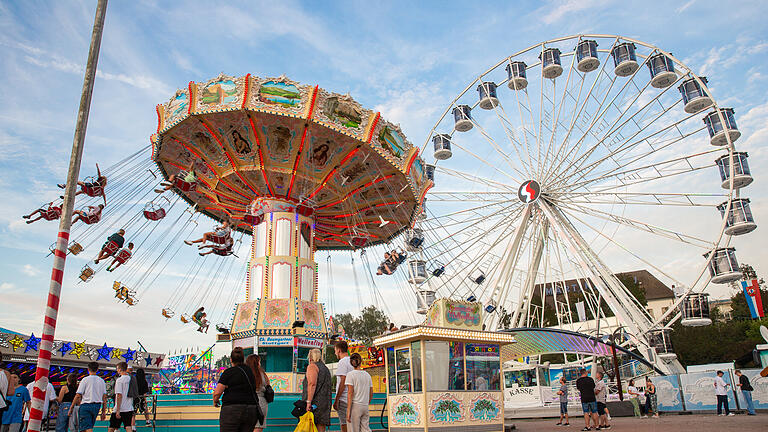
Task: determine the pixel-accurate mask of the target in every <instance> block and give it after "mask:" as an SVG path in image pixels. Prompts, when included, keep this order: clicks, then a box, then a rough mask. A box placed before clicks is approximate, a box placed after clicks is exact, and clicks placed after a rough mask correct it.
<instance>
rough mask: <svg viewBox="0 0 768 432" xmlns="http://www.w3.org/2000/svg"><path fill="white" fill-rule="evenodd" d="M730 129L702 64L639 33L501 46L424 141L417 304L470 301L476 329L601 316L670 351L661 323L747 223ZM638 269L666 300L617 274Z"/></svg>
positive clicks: (697, 310) (735, 272) (733, 270)
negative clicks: (660, 309) (672, 296)
mask: <svg viewBox="0 0 768 432" xmlns="http://www.w3.org/2000/svg"><path fill="white" fill-rule="evenodd" d="M739 136H740V132H739V130H738V128H737V126H736V121H735V116H734V110H733V109H732V108H725V107H720V106H719V105H718V104H717V103H716V101H715V100H714V98H713V96H712V93H711V92H710V89H709V88H708V86H707V79H706V78H705V77H700V76H697V75H696V74H695V73H693V72H692V70H691V69H690V68H689V67H688V66H686V65H685V64H683V63H682V62H680V61H679V60H678V59H677V58H675V57H674V56H673V55H672V54H671V53H670V52H668V51H664V50H662V49H660V48H657V47H656V46H653V45H651V44H647V43H644V42H641V41H637V40H633V39H629V38H625V37H621V36H611V35H575V36H569V37H563V38H558V39H553V40H549V41H545V42H541V43H538V44H536V45H533V46H530V47H528V48H526V49H524V50H522V51H520V52H517V53H515V54H513V55H511V56H509V57H506V58H504V59H502V60H501V61H499V62H498V63H497V64H495V65H493V66H492V67H490V68H489V69H487V70H485V71H484V72H482V73H480V74H479V76H478V77H477V78H475V79H474V80H472V81H471V82H469V83H468V85H467V86H466V88H465V89H464V90H463V91H462V92H461V93H459V95H458V96H456V98H454V99H453V100H452V101H451V103H450V104H449V105H448V106H447V107H446V109H445V111H444V112H443V114H442V116H441V117H440V119H439V120H438V121H437V123H436V124H435V126H434V127H433V128H432V130H431V131H430V134H429V137H428V139H427V141H426V142H425V143H424V146H423V148H422V152H423V153H424V154H425V155H428V154H429V153H432V156H433V158H429V157H428V156H425V160H426V161H427V163H428V165H427V167H426V173H427V176H430V177H431V178H433V179H434V182H435V187H434V188H433V189H432V190H431V191H430V192H429V193H428V194H427V201H426V204H425V209H426V214H424V215H422V217H421V219H420V220H419V221H418V222H417V224H416V228H415V229H414V231H413V232H412V233H410V236H409V237H408V241H409V242H410V241H411V240H414V239H415V240H417V243H418V240H423V243H421V244H419V245H418V247H416V248H415V249H417V251H416V252H414V254H413V256H415V257H416V259H414V260H413V261H412V262H411V263H410V281H411V282H412V283H413V284H414V285H415V288H416V289H417V290H418V293H419V299H420V302H419V303H420V305H419V306H420V309H421V311H420V312H423V311H424V310H425V307H426V305H428V304H429V303H430V300H431V299H432V298H434V296H435V295H438V296H452V297H462V298H466V299H468V300H470V301H478V302H482V303H483V305H484V307H485V310H486V311H487V312H489V314H488V318H487V322H486V324H487V326H488V328H489V329H496V328H500V327H502V326H503V327H507V328H516V327H526V326H528V327H543V326H552V325H556V326H560V327H563V328H569V329H572V330H578V331H583V332H586V333H589V332H599V331H600V329H599V326H600V325H601V324H600V323H601V322H603V321H604V322H607V323H609V326H610V325H612V326H613V327H614V328H616V327H619V326H622V327H623V329H624V331H625V332H626V334H628V335H629V338H630V339H631V342H632V343H633V344H634V345H635V346H636V347H637V348H638V349H639V351H640V352H641V353H642V354H643V355H645V356H646V357H654V356H655V355H656V354H654V352H657V353H658V354H659V357H660V358H663V359H666V360H669V361H674V355H673V354H671V353H670V352H668V351H670V349H669V347H668V332H669V326H670V325H671V324H672V323H673V322H674V321H676V320H678V319H682V322H683V324H686V325H703V324H706V323H707V322H709V320H708V316H707V314H708V310H705V309H707V307H706V306H705V305H706V302H703V303H702V302H701V300H702V299H705V296H706V294H704V293H703V292H704V290H705V289H706V287H707V285H708V284H710V283H728V282H732V281H735V280H737V279H739V278H740V277H741V273H740V272H739V268H738V263H737V261H736V256H735V249H734V248H733V247H731V246H730V242H731V236H735V235H741V234H746V233H748V232H750V231H752V230H754V229H755V228H756V224H755V222H754V219H753V218H752V214H751V212H750V208H749V200H748V199H747V198H744V197H743V196H742V194H741V190H740V189H741V188H742V187H744V186H747V185H748V184H749V183H750V182H751V181H752V177H751V175H750V171H749V167H748V164H747V157H748V155H747V153H745V152H737V151H736V149H735V147H734V143H735V142H736V141H737V140H738V138H739ZM718 171H719V174H720V177H719V180H718V177H717V176H718ZM430 265H431V266H432V267H431V268H429V266H430ZM636 269H647V270H648V271H650V272H652V273H654V274H655V275H657V276H658V277H659V278H660V279H664V280H666V281H667V282H668V283H671V284H673V285H674V286H673V288H674V289H675V290H676V291H677V293H676V294H677V295H678V297H677V301H676V303H675V305H674V306H673V307H670V308H669V309H668V310H666V311H665V312H664V313H662V314H656V315H655V316H654V315H652V314H651V312H649V311H648V310H646V308H645V307H644V305H642V304H641V303H640V302H639V301H638V300H637V299H636V297H635V296H634V295H632V293H631V292H630V289H629V288H628V287H627V286H626V284H625V283H622V280H620V276H617V274H616V272H617V271H627V270H636ZM584 317H586V318H588V319H586V320H584V319H583V318H584ZM595 317H598V318H601V320H595V319H594V318H595ZM611 317H613V318H611ZM602 319H605V320H602ZM611 319H613V320H614V321H611ZM611 322H612V323H613V324H610V323H611ZM589 323H592V324H591V325H593V326H596V327H597V328H587V327H589V325H590V324H589ZM602 325H603V326H605V325H606V324H605V323H603V324H602ZM605 330H606V329H605V328H603V331H605ZM608 333H610V330H608ZM659 340H661V341H662V342H659ZM652 348H656V349H655V350H654V349H652ZM662 354H664V355H666V357H664V355H662ZM649 360H652V361H653V362H654V363H655V362H656V361H657V359H656V358H649ZM664 367H671V366H669V365H667V366H664V365H662V369H663V368H664ZM667 370H669V369H667Z"/></svg>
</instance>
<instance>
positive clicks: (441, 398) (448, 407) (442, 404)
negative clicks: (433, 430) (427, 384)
mask: <svg viewBox="0 0 768 432" xmlns="http://www.w3.org/2000/svg"><path fill="white" fill-rule="evenodd" d="M464 408H465V407H464V404H463V403H462V400H461V399H460V398H457V397H456V395H455V394H453V393H442V394H433V395H432V399H431V400H430V401H429V421H430V422H432V423H456V422H463V421H464V420H466V416H465V412H464Z"/></svg>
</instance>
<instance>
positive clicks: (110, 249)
mask: <svg viewBox="0 0 768 432" xmlns="http://www.w3.org/2000/svg"><path fill="white" fill-rule="evenodd" d="M119 249H120V246H118V245H117V243H115V242H113V241H108V242H106V243H105V244H104V246H103V247H102V248H101V251H102V252H106V253H107V256H113V255H114V254H115V252H117V251H118V250H119Z"/></svg>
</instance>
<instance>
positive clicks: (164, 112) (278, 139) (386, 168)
mask: <svg viewBox="0 0 768 432" xmlns="http://www.w3.org/2000/svg"><path fill="white" fill-rule="evenodd" d="M157 116H158V128H157V133H156V134H155V135H153V136H152V160H153V161H154V162H155V163H156V165H157V168H158V169H159V171H160V173H161V175H162V176H163V177H164V178H165V179H166V180H167V182H166V183H164V184H165V185H166V188H167V189H169V190H171V191H173V193H174V194H175V195H176V196H177V197H179V198H180V199H183V200H184V201H186V202H187V203H188V204H189V206H190V207H191V208H192V209H193V210H194V214H196V215H199V214H202V215H205V216H207V217H209V218H211V219H213V220H215V221H216V223H217V224H220V228H221V226H223V225H225V224H226V225H227V226H228V227H230V228H231V230H232V231H233V233H235V235H236V234H237V232H239V233H240V236H241V242H242V235H243V234H247V235H250V236H251V237H252V243H251V248H250V251H249V252H248V253H247V255H248V263H247V267H246V275H245V291H246V294H245V301H244V302H242V303H239V304H237V305H236V307H235V310H234V313H233V316H232V324H231V326H229V327H228V328H221V327H220V330H221V331H222V333H221V334H220V335H219V340H220V341H231V342H232V345H233V346H239V347H243V348H244V350H245V351H246V353H255V352H259V353H264V352H269V355H268V356H267V357H266V365H265V366H266V369H267V370H268V371H270V377H271V378H272V381H273V383H272V385H273V387H274V389H275V391H285V392H292V391H297V390H298V386H299V380H300V378H301V375H302V374H303V372H304V370H305V368H306V366H307V365H306V360H304V359H306V358H307V355H306V354H307V352H308V351H309V349H311V348H322V347H323V346H324V344H325V341H326V340H327V339H328V337H329V336H330V334H329V333H332V330H329V329H327V327H326V320H325V311H324V310H323V307H322V306H321V305H320V303H319V302H318V295H317V263H316V262H315V258H314V255H315V252H316V251H318V250H349V251H355V250H358V249H362V248H366V247H368V246H373V245H379V244H386V243H388V242H389V241H390V240H392V239H393V238H394V237H395V236H397V235H398V234H399V233H400V232H401V231H403V230H405V229H408V228H410V227H411V226H412V222H413V220H414V217H415V215H417V214H419V213H420V212H421V211H422V210H421V205H422V202H423V197H424V194H425V193H426V192H427V190H428V189H429V188H430V186H431V184H432V183H431V181H429V180H427V178H426V177H425V173H424V164H423V162H422V160H421V158H420V157H419V155H418V149H417V148H414V147H413V146H412V145H411V143H409V142H408V141H407V140H406V139H405V136H404V135H403V133H402V131H401V130H400V128H399V126H397V125H394V124H392V123H389V122H387V121H386V120H384V119H382V118H381V116H380V114H379V113H377V112H375V111H371V110H368V109H365V108H363V107H362V106H361V105H360V104H359V103H357V102H356V101H354V100H353V99H352V98H351V97H349V96H348V95H340V94H335V93H331V92H328V91H325V90H323V89H320V88H319V87H318V86H312V85H304V84H300V83H297V82H294V81H291V80H289V79H287V78H285V77H280V78H277V79H262V78H258V77H255V76H251V75H246V76H244V77H230V76H225V75H220V76H218V77H216V78H214V79H211V80H209V81H207V82H205V83H194V82H191V83H189V85H188V86H187V87H186V88H184V89H181V90H179V91H177V93H176V94H175V95H174V96H173V97H172V98H171V100H170V101H169V102H167V103H165V104H163V105H158V107H157ZM190 173H192V176H191V177H190ZM190 180H192V181H190ZM158 192H160V193H161V194H163V195H165V194H164V189H160V190H158ZM163 195H161V196H163ZM145 211H146V210H145ZM148 219H150V220H151V219H152V218H148ZM206 235H207V236H208V237H206V236H204V237H203V238H204V239H205V240H203V242H205V241H206V240H208V241H210V242H211V243H213V244H217V243H221V242H222V241H223V239H222V238H220V237H222V236H223V235H224V234H220V232H219V231H218V229H217V230H214V231H212V232H210V233H208V234H206ZM189 243H194V242H189ZM179 248H184V246H179ZM214 248H215V246H214ZM173 313H174V311H173V308H171V307H167V308H164V309H163V315H164V316H166V317H169V316H172V315H173ZM182 318H186V319H187V320H189V319H190V318H192V319H195V318H197V319H199V316H196V317H189V316H182ZM182 321H183V320H182ZM224 327H226V326H224ZM225 330H226V331H225Z"/></svg>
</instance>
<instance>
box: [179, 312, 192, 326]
mask: <svg viewBox="0 0 768 432" xmlns="http://www.w3.org/2000/svg"><path fill="white" fill-rule="evenodd" d="M179 319H180V320H181V322H183V323H184V324H189V321H190V319H189V315H187V314H183V315H182V316H180V317H179Z"/></svg>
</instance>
